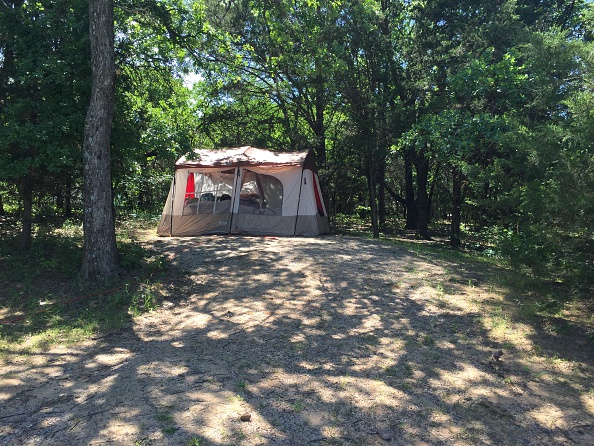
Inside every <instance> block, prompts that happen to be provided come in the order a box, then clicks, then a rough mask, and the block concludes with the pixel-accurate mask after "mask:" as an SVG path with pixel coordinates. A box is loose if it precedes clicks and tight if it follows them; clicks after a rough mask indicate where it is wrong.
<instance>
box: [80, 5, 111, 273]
mask: <svg viewBox="0 0 594 446" xmlns="http://www.w3.org/2000/svg"><path fill="white" fill-rule="evenodd" d="M89 35H90V41H91V66H92V79H93V84H92V90H91V103H90V105H89V110H88V111H87V116H86V120H85V139H84V147H83V173H84V217H83V223H84V254H83V265H82V271H81V273H82V276H83V277H85V278H87V279H91V280H94V281H99V282H106V281H110V280H113V279H115V278H116V277H117V272H118V262H117V249H116V238H115V225H114V215H113V207H112V192H111V166H110V143H111V125H112V120H113V109H114V94H115V93H114V92H115V62H114V27H113V3H112V1H111V0H90V1H89Z"/></svg>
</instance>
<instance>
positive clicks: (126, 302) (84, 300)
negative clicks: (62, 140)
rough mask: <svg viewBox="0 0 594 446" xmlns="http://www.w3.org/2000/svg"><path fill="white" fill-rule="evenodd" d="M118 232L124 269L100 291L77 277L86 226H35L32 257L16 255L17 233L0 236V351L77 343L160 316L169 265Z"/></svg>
mask: <svg viewBox="0 0 594 446" xmlns="http://www.w3.org/2000/svg"><path fill="white" fill-rule="evenodd" d="M0 235H2V234H0ZM117 235H118V254H119V263H120V266H122V267H124V270H125V272H124V275H123V276H122V279H121V280H119V281H118V282H116V283H112V284H109V285H108V286H105V287H101V288H98V287H95V286H93V285H91V284H88V283H86V282H84V281H82V280H81V279H80V277H79V271H80V268H81V264H82V241H83V233H82V226H81V225H80V224H78V223H70V222H66V223H65V224H63V225H62V226H61V227H42V228H37V230H36V232H35V233H34V237H33V243H32V247H31V250H30V251H29V252H27V253H22V252H19V251H18V249H17V246H18V243H17V238H16V236H13V235H11V236H8V237H3V236H2V237H0V284H2V285H1V286H0V302H1V303H2V304H1V306H0V352H2V351H17V350H23V349H39V348H46V347H49V346H51V345H54V344H71V343H75V342H78V341H80V340H82V339H87V338H89V337H91V336H94V335H96V334H97V333H105V332H110V331H114V330H118V329H119V328H121V327H122V326H124V325H125V324H126V323H128V322H129V320H130V315H138V314H139V313H141V312H145V311H154V310H155V309H156V308H157V307H158V302H159V293H158V288H159V286H160V285H159V281H160V280H161V277H163V276H162V275H163V274H165V272H166V270H167V263H166V262H165V260H164V258H163V257H162V256H161V255H158V254H155V253H154V252H150V251H148V250H146V249H144V248H143V247H142V246H141V245H139V244H138V243H136V242H135V241H134V240H133V239H132V238H130V237H129V236H128V235H126V234H122V231H118V233H117Z"/></svg>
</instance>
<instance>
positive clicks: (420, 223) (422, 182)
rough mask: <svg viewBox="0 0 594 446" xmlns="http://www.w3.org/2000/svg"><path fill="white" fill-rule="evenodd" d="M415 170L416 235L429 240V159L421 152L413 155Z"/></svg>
mask: <svg viewBox="0 0 594 446" xmlns="http://www.w3.org/2000/svg"><path fill="white" fill-rule="evenodd" d="M415 170H416V172H417V212H418V214H417V237H418V238H421V239H425V240H429V239H430V237H429V211H430V209H429V195H428V194H427V180H428V177H429V160H428V159H427V158H426V157H425V155H424V154H423V153H420V154H418V155H417V156H416V157H415Z"/></svg>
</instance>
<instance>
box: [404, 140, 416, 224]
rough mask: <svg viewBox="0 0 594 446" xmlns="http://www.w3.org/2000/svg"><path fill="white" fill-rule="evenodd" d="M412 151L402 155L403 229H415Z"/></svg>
mask: <svg viewBox="0 0 594 446" xmlns="http://www.w3.org/2000/svg"><path fill="white" fill-rule="evenodd" d="M413 150H414V149H411V150H407V152H406V153H405V154H404V200H405V203H404V206H405V208H406V225H405V227H404V229H417V203H416V200H415V185H414V181H413V157H414V152H413Z"/></svg>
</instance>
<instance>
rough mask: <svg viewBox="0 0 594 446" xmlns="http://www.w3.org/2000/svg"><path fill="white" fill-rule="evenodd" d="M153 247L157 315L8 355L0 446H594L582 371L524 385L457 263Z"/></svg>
mask: <svg viewBox="0 0 594 446" xmlns="http://www.w3.org/2000/svg"><path fill="white" fill-rule="evenodd" d="M153 247H154V248H155V249H158V250H159V251H160V252H162V253H163V254H165V255H166V256H168V257H169V259H170V260H171V262H172V263H173V264H174V265H175V267H176V268H177V269H178V270H179V271H182V272H183V273H181V274H175V275H172V276H171V277H170V280H169V282H168V283H166V286H165V287H164V294H165V295H164V296H163V301H162V305H161V308H160V309H159V310H158V311H156V312H154V313H152V314H146V315H142V316H139V317H137V318H135V319H134V323H133V324H131V325H130V326H128V327H126V328H125V329H124V330H122V331H120V332H119V333H116V334H112V335H109V336H107V337H105V338H101V339H99V340H96V341H94V342H88V343H83V344H80V345H77V346H74V347H68V348H67V347H61V348H53V349H50V350H49V351H47V352H41V353H38V354H32V355H30V356H28V357H17V356H10V355H9V356H8V357H7V359H6V360H5V362H6V365H7V366H8V369H7V370H9V372H8V373H5V374H4V375H3V377H2V389H3V391H2V409H0V435H2V437H0V442H2V443H3V444H72V445H75V444H76V445H78V444H108V443H109V444H134V442H136V444H163V445H169V444H175V445H178V444H180V445H184V444H201V445H231V444H234V445H307V444H327V445H330V444H335V445H347V444H349V445H380V444H381V445H385V444H394V445H398V444H402V445H405V444H407V445H408V444H414V443H415V442H419V443H421V442H424V443H426V444H436V445H437V444H444V445H449V444H452V445H454V444H455V445H459V444H469V445H470V444H509V445H514V444H518V445H524V444H528V445H530V444H534V445H539V444H566V443H567V444H591V442H592V439H593V438H594V437H593V436H592V435H593V434H594V433H593V432H592V428H591V426H592V421H594V420H593V418H594V417H593V412H594V407H593V404H592V395H591V394H588V393H587V392H588V389H587V388H585V387H584V386H585V384H584V377H585V376H587V374H588V373H591V372H592V361H591V358H590V359H588V360H584V362H582V363H580V364H581V367H582V369H581V370H578V371H576V370H573V371H571V370H570V371H568V372H567V373H565V374H563V373H561V372H560V371H559V370H560V369H558V368H555V370H554V372H551V375H550V376H553V375H554V377H555V379H553V378H550V376H549V375H547V374H546V372H545V373H544V374H541V373H542V372H536V370H537V369H536V366H534V365H533V364H532V363H537V364H538V366H539V367H545V366H546V364H542V363H540V362H538V361H536V359H534V357H533V356H526V355H523V356H522V355H521V354H520V353H521V351H522V350H521V348H520V347H515V346H512V345H511V344H506V338H505V337H504V336H503V337H502V336H499V333H498V331H497V329H498V328H500V327H497V326H496V324H495V322H497V321H496V318H495V317H491V316H490V315H489V314H485V308H487V309H494V308H497V299H499V298H500V297H499V298H498V297H497V296H501V294H500V293H499V292H498V291H497V290H493V289H489V285H488V276H484V278H482V277H481V279H480V282H478V283H477V281H476V274H478V272H476V271H473V269H472V266H471V265H468V264H467V263H464V262H456V261H452V260H435V259H428V258H423V256H420V255H419V254H417V253H415V252H413V251H410V250H407V249H406V248H402V247H396V246H391V245H387V244H382V243H379V242H375V241H370V240H360V239H351V238H346V237H322V238H316V239H299V238H287V239H276V238H259V237H201V238H171V239H159V240H157V241H154V242H153ZM475 273H476V274H475ZM481 274H483V273H481ZM508 298H509V296H505V295H504V296H503V301H504V302H507V299H508ZM487 311H494V310H487ZM491 322H493V323H491ZM509 324H511V323H509ZM512 325H513V324H512ZM537 325H538V321H534V324H533V325H530V324H528V325H525V326H522V327H523V328H522V329H524V330H527V331H529V330H534V331H533V332H530V333H528V334H527V335H526V339H528V340H529V341H530V342H532V344H533V348H538V347H539V345H538V342H539V333H538V329H537ZM514 327H516V328H518V327H517V326H512V329H513V328H514ZM498 349H503V350H504V356H503V357H502V359H501V360H497V359H495V358H493V357H492V354H493V352H494V351H497V350H498ZM534 354H535V353H531V355H534ZM531 361H532V362H531ZM527 363H530V366H532V369H530V367H529V366H528V365H526V364H527ZM553 365H554V364H553ZM553 365H551V366H553ZM545 368H546V367H545ZM244 413H249V415H250V421H245V422H244V421H241V419H240V416H241V415H242V414H244Z"/></svg>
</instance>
